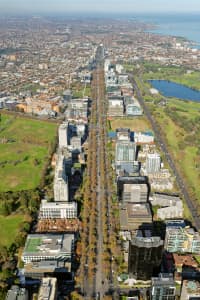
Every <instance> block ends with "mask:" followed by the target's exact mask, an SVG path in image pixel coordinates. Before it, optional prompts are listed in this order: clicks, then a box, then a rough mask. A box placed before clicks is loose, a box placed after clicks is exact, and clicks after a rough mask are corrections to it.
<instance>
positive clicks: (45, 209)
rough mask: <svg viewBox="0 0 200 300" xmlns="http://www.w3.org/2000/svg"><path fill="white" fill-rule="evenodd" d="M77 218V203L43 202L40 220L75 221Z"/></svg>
mask: <svg viewBox="0 0 200 300" xmlns="http://www.w3.org/2000/svg"><path fill="white" fill-rule="evenodd" d="M74 218H77V203H76V202H67V203H66V202H65V203H62V202H47V200H42V202H41V205H40V212H39V219H74Z"/></svg>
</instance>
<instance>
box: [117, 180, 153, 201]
mask: <svg viewBox="0 0 200 300" xmlns="http://www.w3.org/2000/svg"><path fill="white" fill-rule="evenodd" d="M148 192H149V191H148V186H147V184H127V183H125V184H124V185H123V191H122V202H123V203H125V202H132V203H133V202H134V203H140V202H147V200H148Z"/></svg>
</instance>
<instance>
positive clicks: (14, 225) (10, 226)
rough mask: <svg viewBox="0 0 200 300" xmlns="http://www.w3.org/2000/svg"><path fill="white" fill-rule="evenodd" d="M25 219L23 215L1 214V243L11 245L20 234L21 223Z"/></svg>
mask: <svg viewBox="0 0 200 300" xmlns="http://www.w3.org/2000/svg"><path fill="white" fill-rule="evenodd" d="M24 220H25V218H24V216H23V215H10V216H8V217H4V216H0V228H1V241H0V244H1V245H3V246H7V247H9V246H10V245H11V243H12V242H13V241H14V240H15V237H16V236H17V234H18V228H19V225H20V224H21V223H22V222H23V221H24Z"/></svg>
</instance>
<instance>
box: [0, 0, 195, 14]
mask: <svg viewBox="0 0 200 300" xmlns="http://www.w3.org/2000/svg"><path fill="white" fill-rule="evenodd" d="M190 11H191V12H200V0H99V1H98V0H0V13H1V14H2V13H22V14H23V13H71V12H77V13H81V12H97V13H102V12H103V13H105V12H107V13H110V12H113V13H115V12H116V13H119V12H129V13H134V12H139V13H141V12H145V13H146V12H147V13H148V12H150V13H152V12H190Z"/></svg>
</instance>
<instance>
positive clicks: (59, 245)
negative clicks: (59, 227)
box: [23, 234, 74, 257]
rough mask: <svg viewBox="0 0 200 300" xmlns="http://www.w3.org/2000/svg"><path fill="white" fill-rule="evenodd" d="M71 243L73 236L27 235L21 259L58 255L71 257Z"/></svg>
mask: <svg viewBox="0 0 200 300" xmlns="http://www.w3.org/2000/svg"><path fill="white" fill-rule="evenodd" d="M73 241H74V235H73V234H29V235H28V236H27V240H26V244H25V248H24V252H23V257H28V256H38V257H41V256H45V257H47V256H57V255H59V253H64V254H66V255H68V256H69V255H70V256H71V252H72V248H73Z"/></svg>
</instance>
